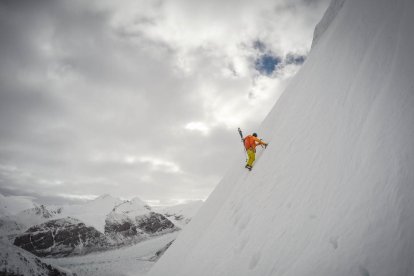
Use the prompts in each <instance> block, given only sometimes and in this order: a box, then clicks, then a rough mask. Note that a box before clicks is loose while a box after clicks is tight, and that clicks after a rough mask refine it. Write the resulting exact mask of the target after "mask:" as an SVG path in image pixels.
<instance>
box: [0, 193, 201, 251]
mask: <svg viewBox="0 0 414 276" xmlns="http://www.w3.org/2000/svg"><path fill="white" fill-rule="evenodd" d="M8 203H10V204H11V205H13V204H14V203H13V202H8ZM195 207H196V206H195V205H194V206H193V209H195ZM172 208H173V209H174V207H172ZM185 209H186V207H185V206H180V207H179V208H178V209H175V212H179V211H180V210H181V213H182V220H183V221H189V220H190V219H191V216H192V214H193V212H190V211H184V212H183V210H185ZM187 209H188V207H187ZM177 210H178V211H177ZM68 215H72V216H68ZM170 216H171V215H170ZM103 218H105V219H103ZM102 220H103V221H102ZM183 225H184V224H182V223H181V221H180V220H177V221H175V220H174V219H171V220H170V219H168V218H167V216H166V215H164V214H163V213H162V212H160V211H158V210H155V209H153V208H151V207H150V206H149V205H147V204H146V203H145V202H144V201H142V200H140V199H139V198H134V199H132V200H129V201H128V200H120V199H117V198H114V197H112V196H110V195H103V196H100V197H98V198H96V199H95V200H92V201H89V202H87V203H85V204H80V205H65V206H45V205H39V206H38V205H34V207H33V208H29V209H26V210H23V211H21V212H19V213H17V214H14V215H7V216H2V217H0V236H1V237H3V239H4V240H9V242H10V243H11V244H14V245H17V246H19V247H21V248H24V249H26V250H27V251H29V252H31V253H33V254H35V255H37V256H40V257H54V258H56V257H67V256H77V255H85V254H87V253H89V252H97V251H104V250H114V249H117V248H119V247H121V246H125V245H132V244H134V243H137V242H142V241H143V240H147V239H150V238H154V237H156V236H161V235H165V234H167V233H170V232H174V231H178V230H180V229H181V228H180V227H182V226H183ZM94 226H96V227H97V228H99V229H97V228H95V227H94ZM1 237H0V238H1ZM170 242H171V240H168V242H167V243H170ZM155 244H157V248H154V249H153V252H154V254H155V252H156V251H158V250H160V248H163V247H165V245H162V246H160V245H159V244H158V243H155ZM159 255H160V254H159ZM154 258H157V257H154Z"/></svg>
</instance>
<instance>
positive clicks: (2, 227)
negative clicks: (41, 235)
mask: <svg viewBox="0 0 414 276" xmlns="http://www.w3.org/2000/svg"><path fill="white" fill-rule="evenodd" d="M61 211H62V209H61V208H57V209H51V208H49V209H48V208H47V207H46V206H44V205H39V206H38V205H36V204H34V207H33V208H30V209H26V210H23V211H21V212H19V213H17V214H15V215H5V216H0V236H9V239H13V240H14V238H15V236H16V235H18V234H21V233H23V232H24V231H26V230H27V229H28V228H29V227H31V226H34V225H37V224H41V223H44V222H46V221H48V220H50V219H52V218H55V217H59V216H60V215H61Z"/></svg>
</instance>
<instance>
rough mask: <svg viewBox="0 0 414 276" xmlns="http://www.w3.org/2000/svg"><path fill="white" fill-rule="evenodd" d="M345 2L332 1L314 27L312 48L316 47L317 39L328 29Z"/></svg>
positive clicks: (341, 0)
mask: <svg viewBox="0 0 414 276" xmlns="http://www.w3.org/2000/svg"><path fill="white" fill-rule="evenodd" d="M345 1H346V0H332V1H331V4H330V5H329V7H328V9H327V10H326V12H325V14H324V16H323V17H322V19H321V21H320V22H319V23H318V25H316V27H315V32H314V33H313V41H312V48H313V47H314V46H315V45H316V43H317V42H318V40H319V38H320V37H321V36H322V35H323V33H324V32H325V31H326V30H327V29H328V28H329V26H330V25H331V23H332V21H333V20H334V19H335V17H336V15H337V14H338V12H339V11H340V10H341V8H342V6H343V5H344V3H345Z"/></svg>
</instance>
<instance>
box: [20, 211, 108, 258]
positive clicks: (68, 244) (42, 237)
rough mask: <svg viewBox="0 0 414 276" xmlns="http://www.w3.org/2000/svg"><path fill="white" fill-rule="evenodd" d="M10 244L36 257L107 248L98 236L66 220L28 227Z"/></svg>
mask: <svg viewBox="0 0 414 276" xmlns="http://www.w3.org/2000/svg"><path fill="white" fill-rule="evenodd" d="M14 244H15V245H17V246H19V247H21V248H23V249H25V250H27V251H29V252H31V253H33V254H35V255H36V256H40V257H50V256H54V257H65V256H72V255H83V254H86V253H89V252H91V251H96V250H100V249H104V248H107V247H108V246H109V245H110V243H109V242H108V240H107V238H106V237H105V236H104V235H103V234H102V233H101V232H99V231H97V230H96V229H95V228H93V227H90V226H86V225H85V224H84V223H82V222H81V221H79V220H77V219H74V218H70V217H68V218H64V219H56V220H50V221H47V222H45V223H42V224H40V225H36V226H33V227H30V228H29V229H28V230H27V231H26V232H24V233H23V234H22V235H19V236H17V237H16V239H15V240H14Z"/></svg>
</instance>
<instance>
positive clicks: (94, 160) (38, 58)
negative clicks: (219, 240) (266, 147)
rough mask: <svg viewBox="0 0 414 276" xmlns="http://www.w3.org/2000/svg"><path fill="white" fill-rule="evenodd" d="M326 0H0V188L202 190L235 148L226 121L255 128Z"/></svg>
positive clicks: (172, 199) (142, 193) (49, 195)
mask: <svg viewBox="0 0 414 276" xmlns="http://www.w3.org/2000/svg"><path fill="white" fill-rule="evenodd" d="M327 5H328V0H256V1H251V0H238V1H235V0H228V1H221V0H210V1H194V0H122V1H109V0H106V1H104V0H96V1H84V0H67V1H65V0H41V1H30V0H27V1H19V0H9V1H4V0H0V36H1V43H0V60H1V62H0V193H2V194H3V195H21V196H32V197H34V198H37V200H38V201H40V202H43V203H59V202H70V201H77V200H82V199H89V198H94V197H95V196H97V195H100V194H106V193H108V194H111V195H113V196H117V197H122V198H125V199H128V198H131V197H133V196H139V197H140V198H142V199H143V200H147V201H150V202H152V203H154V204H157V203H158V204H169V203H176V202H181V201H185V200H193V199H205V198H206V197H207V196H208V195H209V194H210V193H211V191H212V190H213V189H214V187H215V186H216V185H217V184H218V182H219V180H220V179H221V178H222V176H223V175H224V173H225V172H226V170H227V168H228V167H229V165H230V164H231V163H233V162H235V160H236V159H235V157H237V158H239V157H240V155H239V153H240V151H241V150H242V148H241V143H240V138H239V136H238V133H237V127H239V126H240V127H242V129H243V130H245V132H246V133H247V132H253V131H254V130H255V128H256V127H258V126H259V124H260V122H261V121H262V120H263V118H264V117H265V116H266V114H267V113H268V112H269V111H270V109H271V108H272V106H273V105H274V103H275V102H276V101H277V99H278V97H279V96H280V94H281V93H282V92H283V89H284V87H285V86H286V84H287V83H288V82H289V79H290V78H291V77H292V76H293V75H294V74H295V72H297V70H298V69H299V68H300V66H301V64H302V63H303V62H304V60H305V59H306V56H307V54H308V52H309V49H310V45H311V42H312V35H313V29H314V27H315V25H316V23H317V22H318V21H319V19H320V18H321V17H322V15H323V12H324V10H325V9H326V7H327ZM259 136H260V133H259ZM236 162H237V161H236ZM243 162H244V160H240V165H241V166H243Z"/></svg>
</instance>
